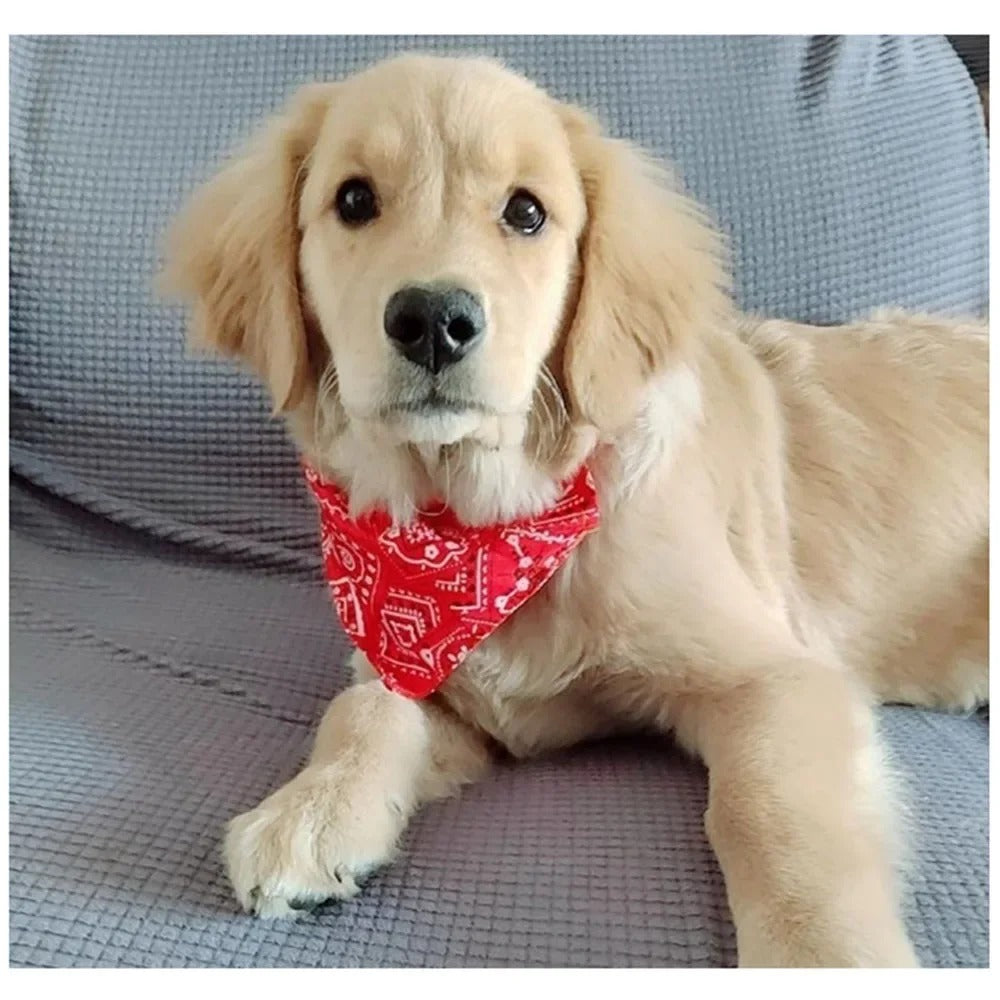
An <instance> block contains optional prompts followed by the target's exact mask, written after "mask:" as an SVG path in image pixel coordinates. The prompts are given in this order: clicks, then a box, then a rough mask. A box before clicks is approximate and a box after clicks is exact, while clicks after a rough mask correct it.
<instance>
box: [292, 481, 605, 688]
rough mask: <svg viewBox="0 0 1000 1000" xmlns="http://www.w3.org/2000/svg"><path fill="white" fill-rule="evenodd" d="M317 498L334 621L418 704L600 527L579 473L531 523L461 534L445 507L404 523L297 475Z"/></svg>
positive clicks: (588, 484)
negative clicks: (352, 512) (355, 512)
mask: <svg viewBox="0 0 1000 1000" xmlns="http://www.w3.org/2000/svg"><path fill="white" fill-rule="evenodd" d="M305 473H306V480H307V481H308V483H309V485H310V487H311V488H312V491H313V493H314V494H315V495H316V499H317V500H318V501H319V511H320V525H321V530H322V543H323V562H324V567H325V570H326V578H327V582H328V583H329V585H330V592H331V594H332V595H333V602H334V605H335V606H336V608H337V614H338V615H339V616H340V620H341V622H342V623H343V626H344V628H345V629H346V631H347V633H348V635H350V637H351V638H352V639H353V640H354V642H355V643H356V644H357V645H358V647H359V648H360V649H361V650H362V652H363V653H364V654H365V656H367V657H368V660H369V662H370V663H371V664H372V666H373V667H375V669H376V670H377V671H378V673H379V674H380V676H381V677H382V680H383V682H384V683H385V685H386V687H388V688H389V689H390V690H392V691H395V692H397V693H398V694H402V695H406V696H407V697H409V698H426V697H427V695H429V694H432V693H433V692H434V691H436V690H437V688H439V687H440V686H441V685H442V684H443V683H444V681H445V680H446V679H447V677H448V675H449V674H451V672H452V671H453V670H454V669H455V668H456V667H457V666H458V665H459V664H460V663H461V662H462V660H463V659H465V657H466V656H467V655H468V654H469V653H470V652H472V650H473V649H475V648H476V646H478V645H479V643H481V642H482V641H483V639H485V638H486V637H487V636H488V635H490V634H491V633H492V632H494V631H495V630H496V629H497V628H499V627H500V625H502V624H503V622H504V621H506V620H507V619H508V618H509V617H510V616H511V615H512V614H513V613H514V612H515V611H517V609H518V608H519V607H521V605H522V604H524V602H525V601H527V600H528V599H529V598H531V597H532V596H534V595H535V594H537V593H538V592H539V591H540V590H541V589H542V587H544V586H545V584H546V583H547V582H548V580H549V579H550V578H551V577H552V575H553V574H554V573H555V571H556V570H557V569H559V567H560V566H561V565H562V564H563V563H564V562H565V561H566V559H567V558H568V556H569V554H570V552H572V550H573V549H574V548H576V546H577V545H579V544H580V542H581V541H583V539H584V537H585V536H586V535H588V534H590V532H592V531H593V530H594V529H595V528H596V527H597V523H598V520H599V511H598V507H597V493H596V491H595V489H594V482H593V480H592V479H591V477H590V473H589V471H588V470H587V468H586V466H583V467H581V469H580V471H579V472H578V473H577V474H576V475H575V476H574V477H573V478H572V479H570V480H568V481H567V483H566V488H565V490H564V492H563V494H562V496H561V497H560V498H559V500H558V501H557V503H556V504H555V506H553V507H551V508H550V509H549V510H546V511H544V512H543V513H542V514H539V515H538V516H537V517H532V518H522V519H520V520H517V521H512V522H511V523H509V524H495V525H490V526H488V527H485V528H470V527H468V526H467V525H464V524H462V523H461V522H460V521H459V520H458V518H457V517H455V515H454V513H453V512H452V511H451V510H449V509H448V508H447V507H445V506H444V504H436V505H435V506H434V507H433V509H432V510H430V511H428V512H426V513H421V514H419V515H417V517H416V518H415V519H414V520H413V521H411V522H410V523H409V524H405V525H394V524H393V523H392V520H391V519H390V518H389V515H388V514H387V513H385V512H384V511H382V510H374V511H372V512H370V513H367V514H364V515H362V516H361V517H359V518H357V519H353V518H351V517H350V516H349V514H348V507H347V495H346V494H345V493H344V491H343V490H341V489H340V488H339V487H337V486H335V485H333V484H332V483H329V482H325V481H324V480H323V479H321V478H320V477H319V475H318V474H317V473H316V472H315V471H314V470H312V469H310V468H308V467H306V469H305Z"/></svg>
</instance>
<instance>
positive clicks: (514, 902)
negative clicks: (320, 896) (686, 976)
mask: <svg viewBox="0 0 1000 1000" xmlns="http://www.w3.org/2000/svg"><path fill="white" fill-rule="evenodd" d="M12 506H13V512H14V515H15V518H16V520H17V523H18V526H19V527H18V530H17V532H16V533H15V534H14V536H13V539H12V541H13V551H12V554H11V555H12V557H11V563H12V566H13V567H14V568H13V570H12V579H11V585H12V586H11V592H12V609H11V613H12V620H11V635H12V647H11V656H12V660H13V663H14V665H15V670H14V675H13V678H12V687H11V704H12V709H13V712H12V719H11V759H12V764H11V840H10V856H11V887H10V899H11V917H10V931H11V937H10V940H11V952H10V960H11V962H12V964H14V965H18V966H23V965H44V966H52V965H153V966H161V965H212V966H241V965H364V966H367V965H417V966H454V965H477V966H479V965H536V966H552V965H557V966H564V965H572V966H577V965H586V966H617V965H636V966H662V965H671V966H672V965H685V966H711V965H720V964H731V963H732V962H733V960H734V957H735V953H734V948H735V941H734V936H733V931H732V927H731V924H730V922H729V917H728V910H727V907H726V898H725V890H724V888H723V885H722V880H721V875H720V874H719V871H718V868H717V865H716V863H715V861H714V859H713V857H712V855H711V852H710V850H709V848H708V844H707V842H706V840H705V837H704V835H703V833H702V820H701V816H702V812H703V810H704V806H705V781H704V775H703V772H702V770H701V768H700V767H699V766H698V765H696V764H694V763H692V762H691V761H689V760H687V759H685V758H683V757H682V756H681V755H680V754H679V753H678V752H676V751H673V750H670V749H668V748H667V747H666V746H664V745H662V744H659V743H657V742H641V741H638V740H636V741H622V742H615V743H613V744H611V745H610V746H608V745H597V746H593V747H585V748H580V749H578V750H576V751H573V752H571V753H566V754H561V755H558V756H555V757H552V758H549V759H544V760H538V761H533V762H530V763H527V764H519V765H517V766H516V767H514V766H508V767H501V768H500V769H499V770H498V771H497V772H496V773H495V774H494V775H493V776H492V777H491V778H489V779H488V780H486V781H485V782H483V783H482V784H480V785H476V786H474V787H472V788H470V789H468V790H467V791H466V792H465V793H463V795H462V796H461V797H460V798H459V799H457V800H455V801H449V802H445V803H440V804H437V805H434V806H431V807H429V808H428V809H427V810H425V811H424V812H423V813H421V814H420V816H419V817H418V818H417V820H416V821H415V823H414V825H413V828H412V830H411V831H410V833H409V834H408V835H407V838H406V841H405V843H404V850H403V853H402V856H401V858H400V860H399V862H398V863H397V864H395V865H393V866H392V867H391V868H389V869H387V870H386V871H385V872H383V873H382V874H380V875H378V876H376V877H375V878H374V879H373V880H372V882H371V883H370V884H369V886H368V887H367V889H366V891H365V893H364V894H363V895H362V896H361V897H359V898H358V899H357V900H355V901H353V902H352V903H350V904H348V905H346V906H339V907H336V906H330V907H325V908H323V909H321V910H320V911H317V913H316V914H315V915H314V916H312V917H309V918H306V919H305V920H303V921H302V922H301V923H299V924H297V925H294V926H291V925H287V924H265V923H262V922H259V921H254V920H252V919H250V918H249V917H244V916H236V914H235V905H234V903H233V900H232V898H231V895H230V893H229V890H228V888H227V886H226V883H225V879H224V877H223V874H222V871H221V866H220V859H219V855H218V840H219V836H220V831H221V828H222V824H223V823H224V822H225V821H226V820H227V819H228V818H229V817H230V816H231V815H233V814H234V813H236V812H238V811H241V810H243V809H245V808H247V807H249V806H250V805H252V804H254V803H256V801H257V800H258V799H260V798H261V797H262V796H263V795H264V794H266V793H267V792H268V791H269V790H270V789H272V788H273V787H274V786H275V785H276V784H277V783H278V782H280V781H282V780H285V779H286V778H288V777H290V776H291V774H292V773H293V771H294V770H295V767H296V765H297V764H298V763H299V761H300V758H301V757H302V755H303V754H304V753H305V752H306V751H307V749H308V745H309V736H310V732H311V730H312V727H313V725H314V723H315V721H316V720H317V719H318V717H319V714H320V713H321V711H322V709H323V706H324V704H325V702H326V701H327V699H328V698H329V697H330V696H331V695H332V694H333V693H334V691H335V690H337V688H338V687H340V686H341V685H342V683H343V682H344V680H345V677H344V673H343V670H342V668H341V667H340V663H341V661H342V657H343V653H344V641H343V639H342V638H341V637H340V636H339V635H338V634H337V633H336V631H335V628H334V625H333V621H332V619H331V616H330V614H329V610H328V604H327V598H326V594H325V591H324V588H323V586H322V584H321V583H320V582H319V581H317V580H315V579H313V580H308V579H297V578H294V577H291V576H282V577H277V576H262V575H251V574H248V573H246V572H244V571H242V570H241V569H236V568H234V567H232V566H231V565H226V564H225V563H224V562H222V561H215V562H207V561H205V560H203V559H199V560H195V559H192V557H191V556H190V554H189V553H187V552H186V551H185V550H184V549H183V548H176V549H172V550H168V549H164V548H162V547H155V546H154V547H151V546H150V544H149V542H148V541H147V540H146V539H144V538H142V537H133V536H131V534H130V533H128V532H126V531H123V530H122V529H115V528H112V527H110V526H108V525H107V523H106V522H105V523H102V522H101V521H99V520H98V519H93V521H91V520H89V519H85V518H81V517H80V516H79V514H73V513H72V512H71V511H70V512H67V511H61V510H60V509H59V505H58V504H57V503H55V502H54V501H52V500H49V499H46V498H44V497H42V496H40V495H38V494H37V493H36V492H34V491H30V490H28V489H26V488H24V487H16V488H15V490H14V491H13V499H12ZM882 721H883V726H884V730H885V733H886V736H887V738H888V742H889V746H890V748H891V749H892V751H893V752H894V754H895V758H896V760H897V762H898V763H899V764H900V766H901V768H902V771H903V774H904V776H905V779H906V782H907V786H908V790H909V797H910V802H911V806H912V812H913V821H914V831H913V833H914V837H913V841H914V849H915V859H914V869H913V873H912V876H911V879H910V889H909V892H908V896H907V919H908V922H909V926H910V930H911V932H912V934H913V937H914V941H915V943H916V945H917V948H918V951H919V954H920V957H921V959H922V961H924V962H925V963H927V964H929V965H984V964H986V961H987V911H988V896H987V885H988V879H987V850H986V845H987V829H986V824H987V802H986V798H987V781H986V766H987V763H986V762H987V755H986V749H987V730H988V727H987V723H986V722H985V721H983V720H979V719H960V718H951V717H947V716H942V715H937V714H934V713H930V712H918V711H916V710H912V709H902V708H897V709H887V710H885V711H884V713H883V716H882Z"/></svg>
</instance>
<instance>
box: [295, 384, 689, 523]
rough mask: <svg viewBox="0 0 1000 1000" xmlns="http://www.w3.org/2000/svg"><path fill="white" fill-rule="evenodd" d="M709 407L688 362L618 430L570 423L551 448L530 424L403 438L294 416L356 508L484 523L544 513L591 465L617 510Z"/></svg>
mask: <svg viewBox="0 0 1000 1000" xmlns="http://www.w3.org/2000/svg"><path fill="white" fill-rule="evenodd" d="M701 404H702V400H701V392H700V385H699V381H698V378H697V375H696V374H695V371H694V370H693V369H692V368H691V367H689V366H687V365H680V366H678V367H676V368H673V369H671V370H670V371H669V372H667V373H665V374H664V375H661V376H660V377H658V378H657V379H655V380H653V381H652V382H651V383H650V385H649V387H648V389H647V397H646V399H645V401H644V403H643V405H642V406H641V407H640V409H639V413H638V416H637V417H636V418H635V419H634V420H633V421H632V422H631V423H630V424H629V425H628V426H627V427H626V428H624V429H623V430H621V431H619V432H617V433H616V434H615V435H614V436H613V437H602V436H601V435H600V434H599V432H598V431H597V429H596V428H594V427H592V426H590V425H587V424H579V423H572V422H567V423H566V425H565V426H564V427H563V428H561V429H560V433H559V439H558V441H556V442H553V443H552V446H551V447H549V448H547V449H545V450H544V451H542V450H541V449H538V448H533V447H528V446H527V445H526V440H525V439H526V428H525V426H524V425H523V424H524V422H523V421H522V426H521V427H520V428H515V427H513V426H511V425H508V426H506V427H497V428H492V427H488V428H485V429H484V431H483V432H482V433H480V434H478V435H477V436H476V437H470V438H465V439H463V440H461V441H458V442H455V443H454V444H448V445H439V444H430V443H427V444H413V443H400V442H399V441H398V440H394V439H392V438H391V437H390V436H389V435H388V434H387V433H385V432H383V431H380V430H379V429H378V428H377V427H375V426H373V425H369V424H363V425H359V424H357V423H353V422H351V421H348V420H345V419H339V420H337V422H336V425H335V430H334V432H333V433H330V432H327V433H326V434H323V433H320V432H318V428H320V421H318V420H309V421H302V420H300V421H298V422H296V421H295V420H292V421H291V422H290V423H291V430H292V433H293V436H294V437H295V439H296V443H297V444H298V445H299V448H300V450H301V452H302V454H303V457H304V458H305V460H306V461H307V462H309V464H310V465H312V466H313V467H314V468H316V469H317V471H318V472H319V473H320V474H321V475H323V476H324V477H328V478H330V479H331V480H333V481H334V482H337V483H338V484H339V485H340V486H341V487H342V488H343V489H345V490H346V492H347V494H348V497H349V498H350V506H351V512H352V514H355V515H356V514H360V513H362V512H363V511H365V510H368V509H370V508H372V507H381V508H383V509H385V510H386V511H388V513H389V514H390V516H391V517H392V518H393V520H395V521H397V522H399V523H405V522H407V521H409V520H411V519H412V518H413V517H414V516H415V515H416V514H417V513H419V512H420V511H421V510H422V509H424V508H426V507H427V506H429V505H430V504H431V503H432V502H434V501H436V500H444V501H445V503H447V505H448V506H449V507H450V508H451V509H452V510H453V511H454V512H455V514H456V515H457V517H458V518H459V519H460V520H461V521H464V522H465V523H467V524H469V525H484V524H497V523H504V522H508V521H512V520H515V519H519V518H523V517H532V516H536V515H538V514H540V513H541V512H542V511H544V510H545V509H547V508H548V507H550V506H551V505H552V504H553V503H555V501H556V499H557V498H558V496H559V494H560V492H561V489H562V483H563V481H564V480H565V479H566V478H567V477H568V476H569V475H571V474H572V473H573V472H574V471H575V470H576V469H578V468H579V467H580V465H581V464H583V463H584V462H588V463H589V464H590V466H591V469H592V472H593V474H594V479H595V482H596V484H597V488H598V492H599V495H600V500H601V507H602V510H604V511H605V512H606V513H607V512H610V511H612V510H613V509H614V508H615V507H616V506H617V505H618V504H619V503H621V502H622V501H624V500H627V499H629V498H630V497H631V496H634V495H635V493H636V492H637V491H639V490H641V489H642V488H643V486H644V484H645V483H647V482H648V481H649V479H650V478H651V477H652V476H653V475H654V473H655V472H657V471H658V470H662V468H663V466H664V465H665V464H667V463H669V462H670V461H671V460H672V458H673V456H674V454H675V453H676V451H677V449H678V447H679V446H680V444H681V443H682V442H683V441H684V440H685V439H686V438H687V436H688V435H689V434H690V433H691V432H692V431H693V430H694V428H695V427H696V426H697V424H698V423H699V422H700V420H701ZM307 427H308V429H309V433H305V431H306V429H307Z"/></svg>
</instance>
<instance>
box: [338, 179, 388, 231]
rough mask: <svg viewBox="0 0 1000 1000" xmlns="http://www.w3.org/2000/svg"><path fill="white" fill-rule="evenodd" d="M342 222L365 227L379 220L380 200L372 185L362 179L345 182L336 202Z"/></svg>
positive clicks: (339, 190)
mask: <svg viewBox="0 0 1000 1000" xmlns="http://www.w3.org/2000/svg"><path fill="white" fill-rule="evenodd" d="M335 204H336V206H337V215H339V216H340V221H341V222H343V223H344V224H345V225H348V226H363V225H364V224H365V223H366V222H371V221H372V219H377V218H378V199H377V198H376V197H375V192H374V191H373V190H372V186H371V184H369V183H368V181H366V180H363V179H362V178H360V177H352V178H351V179H350V180H347V181H344V183H343V184H341V185H340V188H339V189H338V190H337V197H336V200H335Z"/></svg>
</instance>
